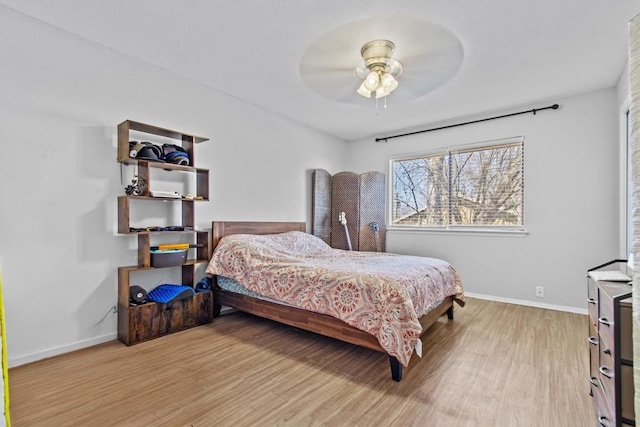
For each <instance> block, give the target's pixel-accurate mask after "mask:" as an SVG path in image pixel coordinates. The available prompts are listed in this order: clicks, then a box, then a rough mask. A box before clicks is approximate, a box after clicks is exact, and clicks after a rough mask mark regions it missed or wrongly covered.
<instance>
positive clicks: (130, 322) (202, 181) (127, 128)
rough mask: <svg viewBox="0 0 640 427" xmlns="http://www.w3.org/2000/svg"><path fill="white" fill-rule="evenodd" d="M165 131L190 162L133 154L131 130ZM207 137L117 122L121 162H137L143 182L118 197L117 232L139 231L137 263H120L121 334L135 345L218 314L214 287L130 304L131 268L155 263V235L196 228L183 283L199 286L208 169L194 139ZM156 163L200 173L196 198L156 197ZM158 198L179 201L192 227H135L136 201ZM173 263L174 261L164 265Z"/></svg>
mask: <svg viewBox="0 0 640 427" xmlns="http://www.w3.org/2000/svg"><path fill="white" fill-rule="evenodd" d="M132 131H136V132H139V133H143V134H148V135H155V136H160V137H163V138H169V139H171V140H174V141H175V142H173V143H174V144H176V145H179V146H181V147H182V148H183V149H184V150H185V151H186V152H187V154H188V155H189V159H190V165H189V166H184V165H178V164H173V163H162V162H157V161H150V160H141V159H136V158H131V157H130V156H129V154H130V153H129V151H130V150H129V141H130V140H131V132H132ZM204 141H208V139H207V138H203V137H199V136H195V135H190V134H187V133H184V132H178V131H174V130H170V129H165V128H161V127H157V126H152V125H148V124H145V123H140V122H135V121H132V120H126V121H124V122H122V123H120V124H119V125H118V162H119V163H122V164H126V165H137V169H138V170H137V175H138V177H139V178H141V182H143V183H144V186H143V187H142V189H141V194H139V195H130V196H129V195H126V196H119V197H118V233H119V234H125V235H135V236H137V238H138V264H137V265H134V266H123V267H119V268H118V339H119V340H120V341H122V342H123V343H124V344H126V345H133V344H136V343H139V342H142V341H147V340H150V339H154V338H157V337H160V336H163V335H167V334H170V333H173V332H178V331H181V330H184V329H187V328H192V327H195V326H199V325H202V324H205V323H211V321H212V320H213V293H212V292H211V291H206V292H198V293H196V294H195V295H194V296H193V297H191V298H187V299H181V300H178V301H171V302H168V303H156V302H148V303H145V304H141V305H131V304H130V301H129V298H130V286H131V274H132V273H135V272H140V271H149V270H154V269H156V268H157V267H152V266H151V255H150V250H151V236H152V235H154V236H159V235H170V234H184V233H189V234H195V241H196V242H195V243H196V244H197V246H198V247H197V248H196V251H195V258H193V259H188V260H187V261H186V263H185V264H184V265H182V266H181V267H180V268H181V269H182V285H184V286H190V287H192V288H195V285H196V283H197V280H196V277H195V273H196V271H195V270H196V267H197V266H198V264H200V263H203V262H208V261H209V233H208V232H207V231H201V230H195V229H194V227H195V203H198V202H199V201H208V200H209V170H208V169H203V168H198V167H195V166H193V165H195V164H196V162H195V150H194V148H195V144H198V143H201V142H204ZM152 168H160V169H164V170H167V171H176V173H180V172H182V173H191V174H195V185H196V191H195V192H196V194H195V198H193V199H186V198H180V199H175V198H168V197H152V196H151V193H150V188H151V187H152V179H151V174H150V171H151V169H152ZM132 200H153V201H166V202H173V203H180V204H181V210H182V224H180V225H181V226H183V227H185V228H188V229H189V230H187V231H131V221H130V213H131V201H132ZM165 268H170V267H165Z"/></svg>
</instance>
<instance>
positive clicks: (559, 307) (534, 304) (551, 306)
mask: <svg viewBox="0 0 640 427" xmlns="http://www.w3.org/2000/svg"><path fill="white" fill-rule="evenodd" d="M464 295H465V296H468V297H469V298H478V299H484V300H489V301H496V302H504V303H507V304H517V305H526V306H528V307H537V308H546V309H548V310H557V311H566V312H569V313H576V314H587V308H586V307H585V308H577V307H569V306H565V305H555V304H545V303H542V302H534V301H528V300H522V299H512V298H502V297H494V296H492V295H482V294H474V293H472V292H465V293H464Z"/></svg>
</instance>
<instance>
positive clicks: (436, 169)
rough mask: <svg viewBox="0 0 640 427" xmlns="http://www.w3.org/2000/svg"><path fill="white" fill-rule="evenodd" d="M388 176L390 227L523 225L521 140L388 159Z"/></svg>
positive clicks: (492, 226) (520, 227)
mask: <svg viewBox="0 0 640 427" xmlns="http://www.w3.org/2000/svg"><path fill="white" fill-rule="evenodd" d="M390 175H391V180H392V181H391V188H392V190H391V223H392V225H397V226H405V225H406V226H422V227H429V228H434V227H435V228H454V227H467V228H468V227H471V228H492V229H495V228H516V229H522V226H523V225H524V217H523V215H524V209H523V207H524V139H523V138H517V139H510V140H506V141H505V140H501V141H494V142H492V143H485V144H483V145H482V146H474V147H466V148H464V149H457V150H449V151H443V152H437V153H430V154H426V155H422V156H416V157H411V158H402V159H393V160H391V174H390Z"/></svg>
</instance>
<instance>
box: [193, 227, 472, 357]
mask: <svg viewBox="0 0 640 427" xmlns="http://www.w3.org/2000/svg"><path fill="white" fill-rule="evenodd" d="M206 272H207V273H209V274H216V275H220V276H225V277H229V278H231V279H234V280H236V281H237V282H239V283H240V284H242V285H243V286H244V287H245V288H247V289H249V290H251V291H253V292H256V293H258V294H260V295H263V296H266V297H268V298H273V299H276V300H279V301H282V302H284V303H286V304H290V305H292V306H295V307H298V308H302V309H304V310H309V311H313V312H316V313H322V314H326V315H329V316H333V317H336V318H338V319H340V320H342V321H343V322H345V323H347V324H349V325H351V326H353V327H355V328H357V329H360V330H362V331H365V332H367V333H369V334H372V335H374V336H375V337H376V338H377V339H378V342H379V343H380V346H381V347H382V348H383V349H384V350H385V351H387V353H388V354H389V355H391V356H395V357H396V358H397V359H398V361H399V362H400V363H402V365H404V366H407V365H408V363H409V359H410V358H411V355H412V353H413V351H414V350H416V349H417V350H419V349H420V347H419V346H418V347H417V345H418V341H419V338H420V333H421V331H422V327H421V325H420V322H419V321H418V319H419V317H421V316H423V315H424V314H426V313H428V312H429V311H430V310H431V309H433V308H434V307H436V306H437V305H438V304H439V303H440V302H441V301H442V300H443V299H444V298H446V297H448V296H454V297H455V299H456V301H457V302H458V303H459V304H460V305H463V304H464V295H463V290H462V285H461V283H460V278H459V276H458V273H457V272H456V270H455V269H454V268H453V266H451V264H449V263H447V262H446V261H442V260H439V259H434V258H425V257H416V256H408V255H395V254H388V253H377V252H349V251H344V250H340V249H333V248H331V247H330V246H329V245H327V244H326V243H325V242H324V241H322V240H321V239H319V238H317V237H315V236H312V235H310V234H306V233H302V232H298V231H292V232H288V233H282V234H272V235H262V236H260V235H249V234H235V235H230V236H226V237H224V238H222V239H221V240H220V243H219V244H218V246H217V247H216V249H215V251H214V253H213V256H212V258H211V261H210V262H209V265H208V266H207V269H206Z"/></svg>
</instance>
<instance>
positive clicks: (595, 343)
mask: <svg viewBox="0 0 640 427" xmlns="http://www.w3.org/2000/svg"><path fill="white" fill-rule="evenodd" d="M588 340H589V344H593V345H598V339H597V338H596V337H589V338H588Z"/></svg>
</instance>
